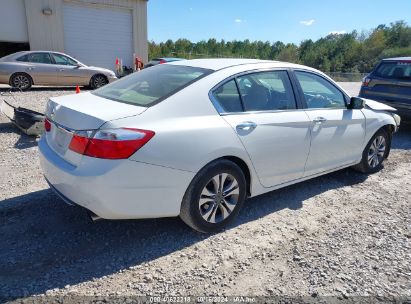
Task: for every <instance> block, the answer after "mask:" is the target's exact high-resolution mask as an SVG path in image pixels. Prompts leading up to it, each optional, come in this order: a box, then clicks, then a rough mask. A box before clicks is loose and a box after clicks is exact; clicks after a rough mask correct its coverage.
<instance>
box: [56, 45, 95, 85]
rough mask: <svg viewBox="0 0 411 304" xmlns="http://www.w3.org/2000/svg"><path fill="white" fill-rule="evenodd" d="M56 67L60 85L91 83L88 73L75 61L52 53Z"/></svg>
mask: <svg viewBox="0 0 411 304" xmlns="http://www.w3.org/2000/svg"><path fill="white" fill-rule="evenodd" d="M51 56H52V58H53V61H54V63H55V64H54V67H55V69H56V71H57V72H58V83H59V84H60V85H64V86H70V85H73V86H74V85H87V84H89V81H90V76H89V75H88V72H87V71H85V70H84V69H82V67H81V66H79V65H78V63H77V62H75V61H74V60H73V59H71V58H69V57H67V56H64V55H62V54H57V53H51Z"/></svg>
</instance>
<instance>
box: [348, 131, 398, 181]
mask: <svg viewBox="0 0 411 304" xmlns="http://www.w3.org/2000/svg"><path fill="white" fill-rule="evenodd" d="M390 148H391V136H390V135H389V134H388V133H387V131H385V130H384V129H380V130H378V131H377V133H375V134H374V136H373V137H372V138H371V139H370V141H369V142H368V144H367V146H366V147H365V149H364V151H363V153H362V159H361V162H360V163H359V164H357V165H355V166H354V167H353V169H355V170H357V171H360V172H362V173H367V174H370V173H375V172H378V171H380V170H381V169H382V168H383V162H384V160H385V159H386V158H387V157H388V154H389V153H390Z"/></svg>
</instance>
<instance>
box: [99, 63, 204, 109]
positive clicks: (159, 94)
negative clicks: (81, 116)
mask: <svg viewBox="0 0 411 304" xmlns="http://www.w3.org/2000/svg"><path fill="white" fill-rule="evenodd" d="M211 72H212V70H207V69H201V68H194V67H187V66H178V65H169V64H164V65H157V66H154V67H152V68H149V69H144V70H142V71H140V72H136V73H133V74H131V75H130V76H127V77H125V78H122V79H120V80H117V81H115V82H113V83H111V84H109V85H106V86H104V87H102V88H100V89H98V90H95V91H93V92H92V93H93V94H95V95H97V96H100V97H104V98H108V99H111V100H115V101H119V102H123V103H128V104H133V105H137V106H141V107H149V106H152V105H154V104H156V103H159V102H161V101H162V100H164V99H166V98H167V97H169V96H171V95H173V94H175V93H176V92H178V91H180V90H181V89H183V88H184V87H186V86H188V85H190V84H192V83H193V82H195V81H197V80H199V79H200V78H202V77H204V76H206V75H208V74H210V73H211Z"/></svg>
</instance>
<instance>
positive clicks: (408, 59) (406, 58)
mask: <svg viewBox="0 0 411 304" xmlns="http://www.w3.org/2000/svg"><path fill="white" fill-rule="evenodd" d="M396 60H397V61H399V60H407V61H411V57H395V58H385V59H383V61H396Z"/></svg>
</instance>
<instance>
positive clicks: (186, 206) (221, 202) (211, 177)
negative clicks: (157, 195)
mask: <svg viewBox="0 0 411 304" xmlns="http://www.w3.org/2000/svg"><path fill="white" fill-rule="evenodd" d="M245 198H246V180H245V177H244V173H243V172H242V170H241V169H240V167H238V166H237V165H236V164H235V163H233V162H231V161H228V160H218V161H215V162H212V163H210V164H209V165H207V166H206V167H205V168H203V169H202V170H201V171H200V172H198V173H197V175H196V176H195V177H194V179H193V181H192V182H191V184H190V186H189V187H188V189H187V191H186V193H185V195H184V198H183V202H182V205H181V210H180V217H181V219H182V220H183V221H184V222H185V223H186V224H187V225H189V226H190V227H192V228H193V229H195V230H197V231H199V232H203V233H209V232H216V231H219V230H222V229H223V228H224V227H226V226H227V225H228V224H229V223H230V222H231V221H232V220H234V219H235V218H236V217H237V215H238V213H239V211H240V209H241V206H242V205H243V203H244V201H245Z"/></svg>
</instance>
